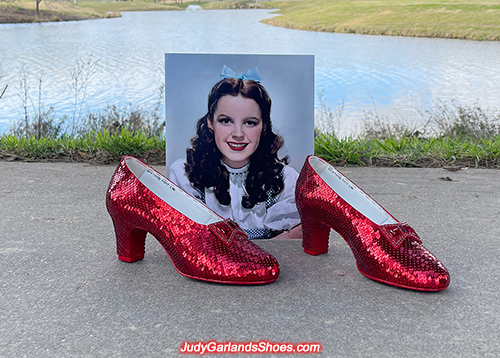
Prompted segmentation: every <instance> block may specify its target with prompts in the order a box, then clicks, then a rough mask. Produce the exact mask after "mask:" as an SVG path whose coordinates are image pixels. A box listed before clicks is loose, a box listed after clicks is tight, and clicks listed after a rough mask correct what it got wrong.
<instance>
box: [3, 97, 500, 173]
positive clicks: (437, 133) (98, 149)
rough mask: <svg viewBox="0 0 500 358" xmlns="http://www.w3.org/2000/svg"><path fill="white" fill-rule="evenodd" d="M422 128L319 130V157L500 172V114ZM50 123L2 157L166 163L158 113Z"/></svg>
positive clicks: (438, 113) (26, 133)
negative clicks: (351, 133)
mask: <svg viewBox="0 0 500 358" xmlns="http://www.w3.org/2000/svg"><path fill="white" fill-rule="evenodd" d="M427 119H428V121H427V123H426V124H425V125H424V126H423V127H422V128H411V129H410V128H407V127H405V126H404V125H401V124H389V122H384V120H383V119H380V118H376V119H372V120H367V125H366V126H365V128H364V130H363V132H362V134H361V135H359V136H358V137H356V138H352V137H344V138H339V137H337V136H336V135H335V133H333V132H317V133H316V137H315V154H316V155H319V156H321V157H323V158H325V159H326V160H328V161H329V162H330V163H332V164H334V165H359V166H404V167H408V166H411V167H453V168H460V167H474V168H475V167H481V168H500V111H498V110H494V111H489V112H486V111H484V110H483V109H481V108H479V107H474V106H472V107H463V106H457V105H455V106H441V107H440V108H439V110H435V111H433V112H430V114H429V117H428V118H427ZM54 122H57V121H55V120H53V119H51V120H47V119H40V118H36V117H34V118H32V119H31V120H30V122H28V123H24V121H20V122H19V123H18V124H17V127H16V126H14V127H13V128H12V129H11V130H10V132H9V133H6V134H4V135H1V136H0V160H23V161H86V162H92V163H96V164H109V163H115V162H117V161H118V160H119V159H120V158H121V157H122V156H124V155H133V156H136V157H138V158H141V159H142V160H144V161H145V162H147V163H150V164H163V163H165V139H164V138H163V136H162V134H161V133H162V131H163V124H162V121H161V120H160V117H159V115H158V108H156V109H155V110H153V111H144V110H138V109H137V108H132V109H130V108H129V109H117V108H115V107H109V108H108V109H107V110H106V111H104V112H102V113H99V114H88V115H87V116H86V117H85V118H84V119H83V123H84V125H82V126H80V127H77V126H69V127H68V128H75V131H74V132H73V133H69V134H68V133H67V132H61V131H60V130H58V129H57V128H60V126H58V125H57V123H54Z"/></svg>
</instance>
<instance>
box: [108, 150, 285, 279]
mask: <svg viewBox="0 0 500 358" xmlns="http://www.w3.org/2000/svg"><path fill="white" fill-rule="evenodd" d="M106 207H107V209H108V212H109V214H110V216H111V219H112V221H113V225H114V228H115V234H116V244H117V252H118V258H119V259H120V260H122V261H126V262H134V261H138V260H142V259H143V257H144V245H145V239H146V234H147V233H150V234H151V235H153V236H154V237H155V238H156V239H157V240H158V241H159V242H160V244H161V245H162V246H163V248H164V249H165V250H166V251H167V254H168V256H169V257H170V259H171V261H172V263H173V265H174V267H175V269H176V270H177V271H178V272H179V273H180V274H181V275H183V276H186V277H190V278H193V279H197V280H204V281H212V282H219V283H231V284H262V283H269V282H273V281H275V280H276V279H277V278H278V276H279V265H278V262H277V261H276V259H275V258H274V257H273V256H272V255H270V254H268V253H267V252H265V251H264V250H262V249H261V248H260V247H258V246H257V245H256V244H254V243H253V242H251V241H250V240H248V238H247V236H246V234H245V233H244V232H243V231H242V230H241V229H240V228H239V226H238V225H237V224H236V223H234V222H233V221H231V220H223V219H222V218H221V217H220V216H219V215H217V214H216V213H215V212H213V211H212V210H210V209H209V208H208V207H206V206H205V205H204V204H202V203H201V202H199V201H198V200H196V199H195V198H193V197H192V196H190V195H189V194H187V193H186V192H184V191H183V190H182V189H180V188H179V187H177V186H176V185H175V184H173V183H172V182H171V181H169V180H168V179H167V178H165V177H164V176H163V175H161V174H160V173H158V172H157V171H156V170H154V169H153V168H151V167H150V166H148V165H146V164H144V163H143V162H141V161H139V160H138V159H136V158H133V157H124V158H123V159H122V160H121V162H120V164H119V165H118V167H117V168H116V170H115V173H114V174H113V177H112V178H111V182H110V184H109V187H108V191H107V195H106Z"/></svg>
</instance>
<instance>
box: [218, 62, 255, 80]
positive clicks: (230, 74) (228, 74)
mask: <svg viewBox="0 0 500 358" xmlns="http://www.w3.org/2000/svg"><path fill="white" fill-rule="evenodd" d="M220 76H221V77H224V78H238V79H240V80H253V81H255V82H260V81H261V80H262V78H261V77H260V73H259V70H258V69H257V67H254V68H251V69H249V70H248V71H245V72H243V73H236V72H234V71H233V70H232V69H230V68H229V67H227V66H226V65H224V67H222V72H221V73H220Z"/></svg>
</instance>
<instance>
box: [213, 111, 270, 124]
mask: <svg viewBox="0 0 500 358" xmlns="http://www.w3.org/2000/svg"><path fill="white" fill-rule="evenodd" d="M221 117H223V118H229V119H233V118H232V117H231V116H228V115H227V114H224V113H221V114H219V115H218V116H217V119H219V118H221ZM249 119H252V120H256V121H259V122H260V121H262V119H260V118H258V117H246V118H243V120H244V121H247V120H249Z"/></svg>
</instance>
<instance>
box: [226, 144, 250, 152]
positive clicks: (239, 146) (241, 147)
mask: <svg viewBox="0 0 500 358" xmlns="http://www.w3.org/2000/svg"><path fill="white" fill-rule="evenodd" d="M227 145H228V146H229V148H231V150H235V151H238V152H239V151H242V150H244V149H245V148H246V147H247V145H248V143H230V142H227Z"/></svg>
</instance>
